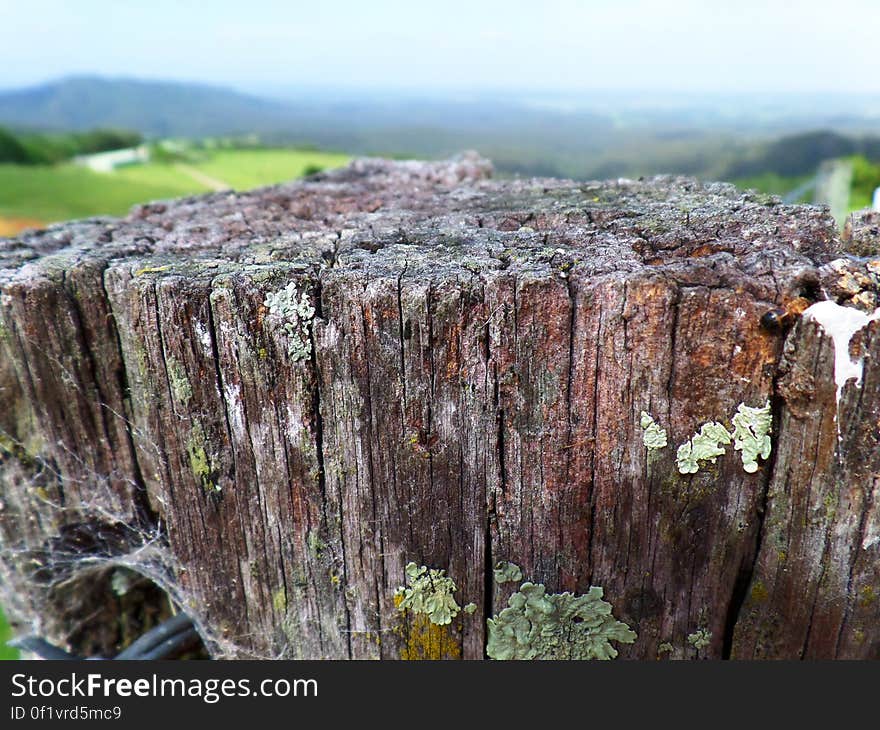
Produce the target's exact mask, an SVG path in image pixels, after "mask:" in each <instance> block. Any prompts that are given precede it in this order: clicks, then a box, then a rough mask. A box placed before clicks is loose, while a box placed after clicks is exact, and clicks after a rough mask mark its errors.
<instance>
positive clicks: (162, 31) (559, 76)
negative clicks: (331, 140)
mask: <svg viewBox="0 0 880 730" xmlns="http://www.w3.org/2000/svg"><path fill="white" fill-rule="evenodd" d="M878 28H880V2H878V1H877V0H834V1H833V2H831V1H830V0H822V1H821V2H820V1H816V0H800V1H799V2H792V1H791V0H789V1H788V2H781V1H779V0H763V1H757V0H740V1H739V2H733V1H728V0H659V1H654V2H649V1H648V0H613V1H608V2H598V1H595V0H582V1H581V2H575V1H574V0H531V1H529V2H522V1H520V0H503V1H500V2H499V1H496V0H485V1H482V2H481V1H480V0H469V1H468V2H461V1H460V0H444V2H437V3H427V2H417V0H408V1H406V2H398V1H397V0H370V1H369V2H365V1H364V0H360V1H354V0H345V1H341V0H340V1H337V2H334V1H332V0H312V2H298V1H296V0H287V1H286V2H268V1H266V0H236V1H234V2H232V1H229V0H213V1H212V2H187V1H186V0H174V1H173V2H172V1H169V0H149V2H130V1H128V0H76V1H75V2H71V1H70V0H65V1H58V0H55V1H53V0H26V1H22V0H0V88H10V87H19V86H27V85H31V84H35V83H41V82H44V81H48V80H52V79H55V78H58V77H63V76H70V75H80V74H99V75H103V76H133V77H139V78H149V79H167V80H181V81H199V82H207V83H212V84H218V85H228V86H234V87H237V88H240V89H244V90H249V91H268V90H284V89H296V88H306V89H308V88H315V87H318V88H341V89H371V88H388V89H392V88H398V89H411V90H419V91H428V92H431V91H455V90H468V91H473V90H481V89H485V90H496V91H505V90H509V91H525V90H530V91H547V92H579V91H590V90H597V89H602V90H623V91H643V90H644V91H649V90H653V91H676V92H695V93H702V92H707V91H713V92H735V93H750V92H770V93H779V92H827V91H838V92H856V93H863V92H867V93H880V50H878V37H880V36H878V31H877V29H878Z"/></svg>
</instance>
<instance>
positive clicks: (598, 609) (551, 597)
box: [486, 582, 636, 659]
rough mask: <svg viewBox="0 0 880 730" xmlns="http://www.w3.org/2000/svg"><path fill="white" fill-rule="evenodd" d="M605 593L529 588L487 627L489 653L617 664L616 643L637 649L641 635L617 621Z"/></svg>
mask: <svg viewBox="0 0 880 730" xmlns="http://www.w3.org/2000/svg"><path fill="white" fill-rule="evenodd" d="M602 595H603V591H602V589H601V588H599V587H597V586H593V587H592V588H590V589H589V591H587V593H586V594H584V595H581V596H577V595H574V594H572V593H568V592H565V593H549V594H548V593H547V591H546V589H545V587H544V586H543V585H541V584H540V583H537V584H536V583H528V582H526V583H523V584H522V585H521V586H520V589H519V591H518V592H517V593H514V594H513V595H512V596H511V597H510V599H509V600H508V602H507V608H505V609H504V610H503V611H501V613H499V614H498V615H497V616H495V617H493V618H490V619H489V620H488V621H487V622H486V624H487V628H488V632H489V637H488V641H487V644H486V653H487V654H488V655H489V657H490V658H492V659H613V658H614V657H616V656H617V650H616V649H615V648H614V647H613V646H611V642H612V641H619V642H621V643H624V644H631V643H632V642H634V641H635V640H636V633H635V632H634V631H632V630H631V629H630V628H629V626H627V625H626V624H625V623H623V622H622V621H618V620H617V619H615V618H614V616H612V615H611V611H612V607H611V604H610V603H608V602H606V601H603V600H602Z"/></svg>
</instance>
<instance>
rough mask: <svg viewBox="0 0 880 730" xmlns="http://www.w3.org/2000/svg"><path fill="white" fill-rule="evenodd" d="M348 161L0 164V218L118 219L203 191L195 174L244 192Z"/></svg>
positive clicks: (268, 155) (305, 154)
mask: <svg viewBox="0 0 880 730" xmlns="http://www.w3.org/2000/svg"><path fill="white" fill-rule="evenodd" d="M348 159H349V158H348V157H347V156H345V155H341V154H334V153H328V152H314V151H302V150H290V149H258V150H250V149H248V150H219V151H216V152H209V153H204V154H202V155H200V156H199V157H198V158H197V159H196V160H195V161H193V162H187V163H185V164H183V163H180V164H179V163H173V162H169V163H166V162H150V163H147V164H144V165H132V166H130V167H125V168H121V169H119V170H117V171H115V172H112V173H98V172H93V171H91V170H88V169H86V168H83V167H78V166H76V165H72V164H64V165H58V166H25V165H8V164H7V165H0V218H6V219H10V218H13V219H26V220H28V221H31V222H34V221H39V222H43V223H51V222H55V221H61V220H68V219H71V218H86V217H89V216H94V215H124V214H125V213H126V212H127V211H128V210H129V208H131V206H132V205H134V204H135V203H143V202H147V201H150V200H159V199H162V198H174V197H179V196H181V195H189V194H192V193H202V192H206V191H207V190H209V189H210V184H209V183H207V182H205V181H204V180H201V179H199V177H198V174H199V173H200V174H201V175H205V176H208V177H209V178H211V179H213V180H214V181H215V182H216V183H220V184H222V185H223V186H225V187H231V188H234V189H236V190H248V189H250V188H253V187H258V186H260V185H269V184H272V183H277V182H281V181H284V180H290V179H293V178H296V177H300V176H302V175H303V174H304V173H305V172H307V171H309V170H313V169H315V168H322V169H324V168H331V167H339V166H341V165H344V164H345V163H346V162H347V161H348ZM193 173H195V174H193ZM0 235H2V234H0Z"/></svg>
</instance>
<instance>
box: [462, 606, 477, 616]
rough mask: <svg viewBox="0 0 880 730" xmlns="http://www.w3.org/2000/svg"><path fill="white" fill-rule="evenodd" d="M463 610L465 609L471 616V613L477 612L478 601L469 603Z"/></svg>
mask: <svg viewBox="0 0 880 730" xmlns="http://www.w3.org/2000/svg"><path fill="white" fill-rule="evenodd" d="M461 610H462V611H464V612H465V613H466V614H467V615H468V616H470V615H472V614H474V613H476V611H477V604H476V603H468V604H466V605H465V606H464V608H462V609H461Z"/></svg>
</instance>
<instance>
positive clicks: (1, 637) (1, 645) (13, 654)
mask: <svg viewBox="0 0 880 730" xmlns="http://www.w3.org/2000/svg"><path fill="white" fill-rule="evenodd" d="M11 638H12V631H11V630H10V628H9V624H8V623H6V618H5V616H3V613H2V612H0V660H3V659H18V651H17V650H16V649H12V648H10V647H8V646H6V642H7V641H9V640H10V639H11Z"/></svg>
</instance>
